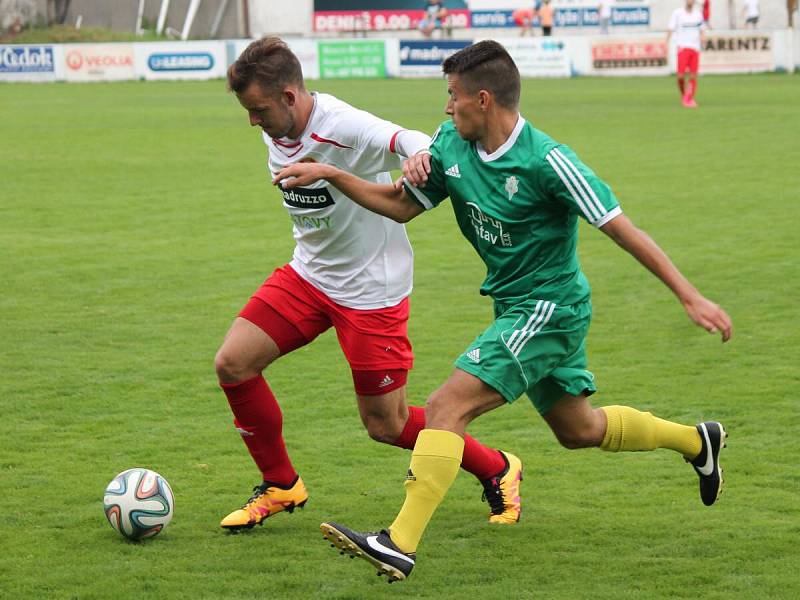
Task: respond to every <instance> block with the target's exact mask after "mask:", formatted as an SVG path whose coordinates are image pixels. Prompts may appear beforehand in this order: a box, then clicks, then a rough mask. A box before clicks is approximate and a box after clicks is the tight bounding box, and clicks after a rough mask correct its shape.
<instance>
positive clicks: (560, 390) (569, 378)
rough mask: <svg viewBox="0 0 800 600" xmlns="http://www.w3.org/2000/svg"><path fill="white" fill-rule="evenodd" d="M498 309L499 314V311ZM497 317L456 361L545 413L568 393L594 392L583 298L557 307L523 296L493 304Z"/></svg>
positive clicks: (512, 398)
mask: <svg viewBox="0 0 800 600" xmlns="http://www.w3.org/2000/svg"><path fill="white" fill-rule="evenodd" d="M498 313H499V314H498ZM495 316H496V318H495V321H494V322H493V323H492V324H491V325H489V327H488V328H487V329H486V331H484V332H483V333H482V334H480V335H479V336H478V337H477V338H476V339H475V341H474V342H472V344H470V346H469V347H468V348H467V350H466V351H465V352H464V353H463V354H462V355H461V356H459V357H458V359H457V360H456V367H458V368H459V369H461V370H463V371H466V372H467V373H471V374H472V375H475V377H477V378H479V379H480V380H481V381H483V382H485V383H486V384H488V385H490V386H492V387H493V388H494V389H496V390H497V391H498V392H500V393H501V394H502V395H503V397H504V398H505V399H506V401H507V402H514V401H515V400H516V399H517V398H519V397H520V396H521V395H522V394H523V392H525V393H527V394H528V397H529V398H530V399H531V402H533V405H534V406H535V407H536V410H537V411H539V414H541V415H543V414H545V413H546V412H547V411H549V410H550V409H551V408H552V407H553V405H554V404H555V403H556V402H557V401H558V400H559V399H560V398H561V397H562V396H563V395H564V394H565V393H566V394H571V395H573V396H577V395H579V394H581V393H582V392H585V393H586V394H587V395H590V394H593V393H594V392H595V391H596V390H597V388H596V387H595V385H594V375H592V374H591V373H590V372H589V371H587V370H586V366H587V364H586V348H585V343H584V341H585V339H586V334H587V333H588V331H589V323H590V321H591V320H592V303H591V301H589V300H587V301H585V302H581V303H579V304H573V305H569V306H557V305H555V304H554V303H552V302H548V301H546V300H526V301H524V302H520V303H519V304H514V305H512V306H509V307H507V308H503V307H499V306H497V305H496V306H495Z"/></svg>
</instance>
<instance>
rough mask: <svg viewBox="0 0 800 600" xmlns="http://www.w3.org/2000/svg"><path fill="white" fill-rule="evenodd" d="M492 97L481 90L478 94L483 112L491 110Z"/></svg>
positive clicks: (487, 92)
mask: <svg viewBox="0 0 800 600" xmlns="http://www.w3.org/2000/svg"><path fill="white" fill-rule="evenodd" d="M491 97H492V95H491V93H490V92H489V91H487V90H480V91H479V92H478V105H479V106H480V107H481V110H486V109H487V108H489V102H490V100H491Z"/></svg>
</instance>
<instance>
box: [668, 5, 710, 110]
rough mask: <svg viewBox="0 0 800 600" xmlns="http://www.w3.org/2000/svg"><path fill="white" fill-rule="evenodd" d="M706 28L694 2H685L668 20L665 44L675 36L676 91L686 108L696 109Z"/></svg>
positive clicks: (701, 14)
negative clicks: (698, 72) (676, 55)
mask: <svg viewBox="0 0 800 600" xmlns="http://www.w3.org/2000/svg"><path fill="white" fill-rule="evenodd" d="M707 28H708V26H707V25H706V23H705V21H703V13H702V12H701V11H700V9H698V8H697V7H696V6H695V2H694V0H685V3H684V5H683V8H678V9H675V11H674V12H673V13H672V17H671V18H670V20H669V31H668V32H667V44H669V40H670V37H671V36H672V34H675V44H676V45H677V46H678V68H677V76H678V89H679V90H680V92H681V101H682V102H683V105H684V106H685V107H686V108H697V102H696V101H695V99H694V95H695V92H696V91H697V71H698V69H699V67H700V49H701V47H702V43H703V32H704V31H705V30H706V29H707Z"/></svg>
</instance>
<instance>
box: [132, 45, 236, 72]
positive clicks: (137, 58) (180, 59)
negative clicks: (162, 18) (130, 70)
mask: <svg viewBox="0 0 800 600" xmlns="http://www.w3.org/2000/svg"><path fill="white" fill-rule="evenodd" d="M134 64H135V69H136V75H137V76H138V77H142V78H144V79H215V78H218V77H224V76H225V68H226V64H227V61H226V58H225V42H217V41H208V42H171V43H170V42H152V43H147V42H146V43H140V44H135V45H134Z"/></svg>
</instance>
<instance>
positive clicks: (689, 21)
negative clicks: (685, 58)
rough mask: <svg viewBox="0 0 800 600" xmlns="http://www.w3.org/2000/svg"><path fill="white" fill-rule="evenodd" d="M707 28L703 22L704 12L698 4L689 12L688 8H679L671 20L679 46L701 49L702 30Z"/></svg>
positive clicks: (671, 29)
mask: <svg viewBox="0 0 800 600" xmlns="http://www.w3.org/2000/svg"><path fill="white" fill-rule="evenodd" d="M704 29H707V27H706V24H705V23H704V22H703V13H702V12H700V9H699V8H697V6H694V7H692V11H691V12H688V11H687V10H686V8H685V7H684V8H678V9H676V10H675V12H673V13H672V18H671V19H670V20H669V30H670V31H672V32H673V33H674V34H675V45H676V46H678V48H691V49H692V50H697V51H698V52H699V51H700V31H702V30H704Z"/></svg>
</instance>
